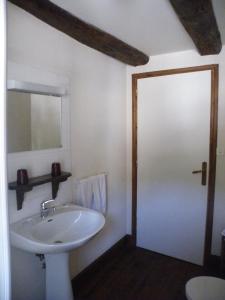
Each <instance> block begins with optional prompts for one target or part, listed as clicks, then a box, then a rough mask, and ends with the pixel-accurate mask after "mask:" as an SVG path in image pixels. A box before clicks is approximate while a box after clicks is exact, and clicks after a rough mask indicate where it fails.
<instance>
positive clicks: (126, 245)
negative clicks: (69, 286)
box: [73, 234, 131, 282]
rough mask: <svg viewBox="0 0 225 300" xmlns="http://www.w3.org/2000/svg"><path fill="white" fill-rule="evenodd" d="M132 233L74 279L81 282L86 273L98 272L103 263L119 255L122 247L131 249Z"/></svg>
mask: <svg viewBox="0 0 225 300" xmlns="http://www.w3.org/2000/svg"><path fill="white" fill-rule="evenodd" d="M130 241H131V235H128V234H127V235H125V236H124V237H123V238H121V239H120V240H119V241H118V242H117V243H115V244H114V245H113V246H112V247H111V248H110V249H109V250H107V251H106V252H104V253H103V254H102V255H101V256H100V257H98V258H97V259H96V260H95V261H94V262H93V263H91V264H90V265H89V266H87V267H86V268H85V269H84V270H83V271H81V272H80V273H79V274H78V275H77V276H76V277H74V278H73V281H76V282H79V281H80V280H82V279H83V278H85V276H86V274H91V273H92V274H93V276H95V275H94V274H96V271H97V270H98V269H100V268H101V266H102V265H104V264H106V263H107V262H108V261H111V260H112V259H113V258H114V257H117V256H118V255H119V254H120V253H121V250H122V249H125V250H126V249H129V248H130V245H131V242H130Z"/></svg>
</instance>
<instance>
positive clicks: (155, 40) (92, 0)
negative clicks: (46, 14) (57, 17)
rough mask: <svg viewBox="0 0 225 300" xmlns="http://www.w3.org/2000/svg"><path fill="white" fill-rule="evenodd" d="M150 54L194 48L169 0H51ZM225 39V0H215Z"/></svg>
mask: <svg viewBox="0 0 225 300" xmlns="http://www.w3.org/2000/svg"><path fill="white" fill-rule="evenodd" d="M51 1H52V2H54V3H55V4H57V5H58V6H61V7H62V8H64V9H65V10H67V11H69V12H71V13H72V14H74V15H75V16H77V17H79V18H81V19H83V20H84V21H86V22H88V23H90V24H92V25H95V26H97V27H98V28H100V29H102V30H104V31H106V32H108V33H111V34H112V35H114V36H116V37H118V38H119V39H121V40H123V41H124V42H127V43H128V44H130V45H131V46H134V47H136V48H138V49H139V50H141V51H143V52H144V53H146V54H147V55H150V56H151V55H157V54H161V53H169V52H175V51H182V50H189V49H195V46H194V44H193V42H192V40H191V38H190V37H189V35H188V34H187V33H186V31H185V30H184V28H183V26H182V25H181V23H180V21H179V20H178V18H177V16H176V14H175V12H174V11H173V9H172V7H171V5H170V3H169V0H51ZM213 6H214V10H215V14H216V16H217V22H218V25H219V28H220V32H221V35H222V40H223V42H225V1H224V0H213Z"/></svg>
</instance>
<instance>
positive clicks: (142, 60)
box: [9, 0, 149, 66]
mask: <svg viewBox="0 0 225 300" xmlns="http://www.w3.org/2000/svg"><path fill="white" fill-rule="evenodd" d="M9 1H10V2H12V3H13V4H15V5H17V6H19V7H20V8H22V9H24V10H26V11H27V12H29V13H30V14H32V15H34V16H35V17H37V18H38V19H40V20H42V21H44V22H45V23H47V24H49V25H51V26H52V27H54V28H56V29H58V30H60V31H62V32H63V33H65V34H67V35H69V36H70V37H72V38H74V39H75V40H77V41H79V42H80V43H82V44H84V45H87V46H88V47H91V48H94V49H95V50H98V51H100V52H102V53H104V54H106V55H108V56H111V57H113V58H115V59H117V60H119V61H121V62H123V63H125V64H128V65H132V66H139V65H144V64H146V63H147V62H148V61H149V57H148V56H147V55H146V54H144V53H142V52H141V51H139V50H137V49H136V48H134V47H132V46H129V45H128V44H126V43H124V42H123V41H121V40H119V39H117V38H116V37H114V36H112V35H111V34H108V33H106V32H104V31H102V30H101V29H98V28H97V27H95V26H93V25H90V24H88V23H86V22H84V21H82V20H81V19H79V18H77V17H76V16H74V15H72V14H71V13H69V12H68V11H66V10H64V9H62V8H61V7H59V6H57V5H55V4H54V3H52V2H51V1H48V0H9Z"/></svg>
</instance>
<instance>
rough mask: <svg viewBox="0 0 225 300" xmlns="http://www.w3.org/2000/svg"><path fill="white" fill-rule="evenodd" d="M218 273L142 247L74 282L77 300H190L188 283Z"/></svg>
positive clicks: (124, 251)
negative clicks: (188, 299)
mask: <svg viewBox="0 0 225 300" xmlns="http://www.w3.org/2000/svg"><path fill="white" fill-rule="evenodd" d="M200 275H212V276H218V273H217V270H209V269H204V268H203V267H200V266H197V265H193V264H190V263H187V262H183V261H180V260H177V259H173V258H170V257H167V256H164V255H160V254H157V253H154V252H151V251H148V250H145V249H142V248H132V249H127V248H124V249H121V250H120V252H119V253H117V255H116V256H115V257H110V260H109V261H106V260H105V261H104V263H103V264H102V265H101V266H100V265H97V266H95V267H94V268H92V269H91V270H90V271H89V272H86V273H84V275H82V276H78V278H75V279H74V280H73V282H72V284H73V289H74V297H75V299H76V300H83V299H85V300H186V298H185V292H184V291H185V290H184V288H185V283H186V282H187V281H188V280H189V279H190V278H192V277H195V276H200Z"/></svg>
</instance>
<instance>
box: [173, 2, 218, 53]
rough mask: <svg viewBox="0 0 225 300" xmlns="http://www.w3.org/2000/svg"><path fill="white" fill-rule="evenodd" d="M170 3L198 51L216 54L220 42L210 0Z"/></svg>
mask: <svg viewBox="0 0 225 300" xmlns="http://www.w3.org/2000/svg"><path fill="white" fill-rule="evenodd" d="M170 3H171V4H172V6H173V8H174V10H175V12H176V14H177V16H178V17H179V19H180V21H181V23H182V24H183V26H184V28H185V29H186V31H187V32H188V33H189V35H190V37H191V38H192V40H193V42H194V43H195V46H196V47H197V49H198V51H199V53H200V54H201V55H209V54H218V53H219V52H220V51H221V49H222V42H221V37H220V32H219V29H218V26H217V22H216V18H215V15H214V11H213V6H212V2H211V0H170Z"/></svg>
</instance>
